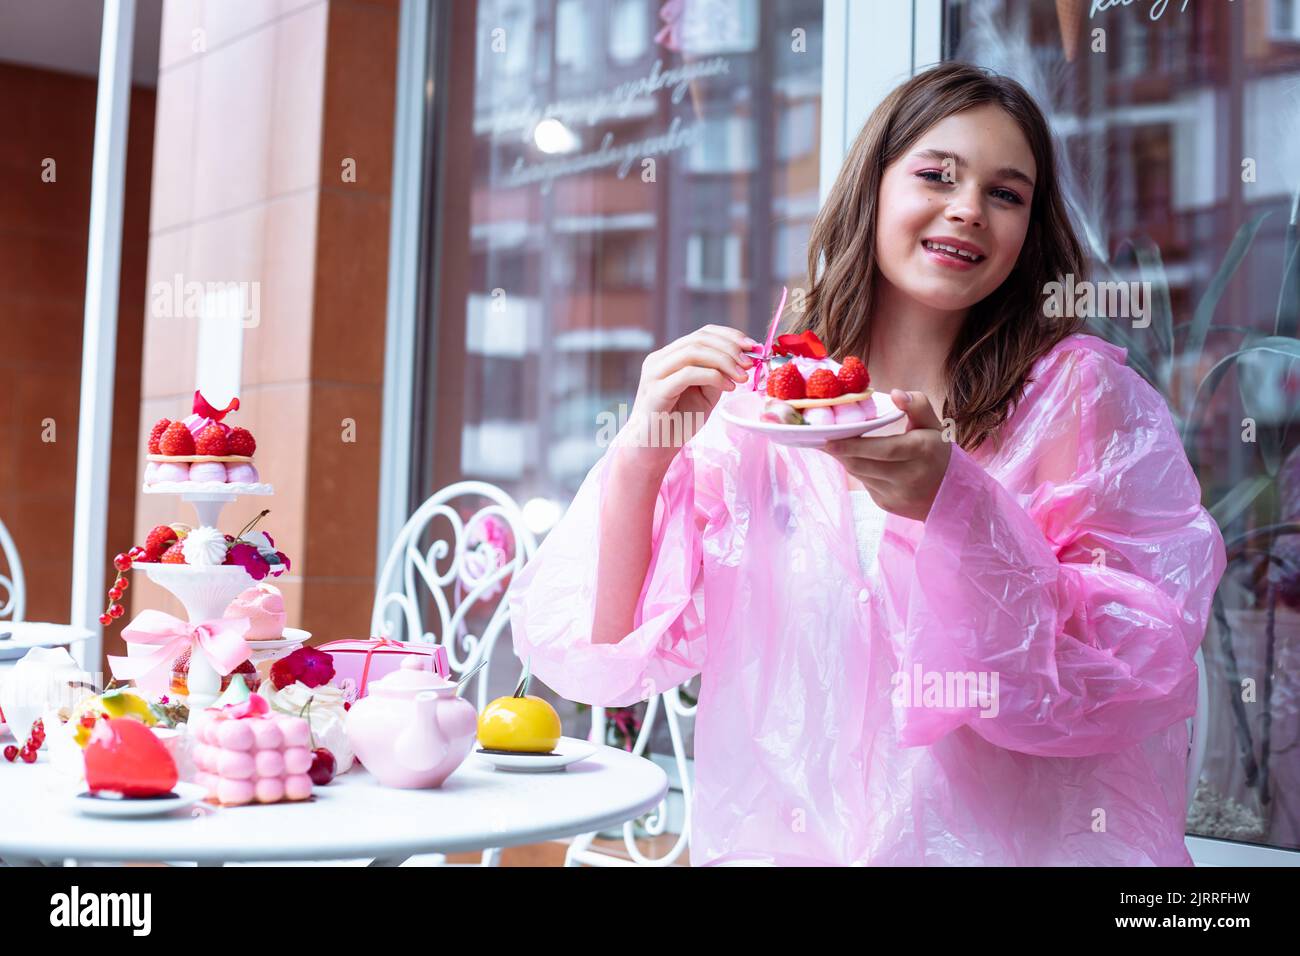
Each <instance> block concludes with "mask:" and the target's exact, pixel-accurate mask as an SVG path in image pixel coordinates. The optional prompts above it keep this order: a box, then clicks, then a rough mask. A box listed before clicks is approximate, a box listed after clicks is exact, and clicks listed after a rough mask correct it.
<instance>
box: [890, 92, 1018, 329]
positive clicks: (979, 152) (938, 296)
mask: <svg viewBox="0 0 1300 956" xmlns="http://www.w3.org/2000/svg"><path fill="white" fill-rule="evenodd" d="M1037 175H1038V170H1037V168H1036V167H1035V164H1034V155H1033V152H1032V151H1031V150H1030V148H1029V143H1028V142H1027V141H1026V140H1025V137H1024V134H1023V133H1021V132H1020V127H1019V126H1017V125H1016V122H1015V121H1014V120H1013V119H1012V118H1011V117H1010V116H1009V115H1008V114H1007V113H1006V111H1005V110H1003V109H1002V108H1001V107H998V106H993V105H986V106H979V107H975V108H973V109H969V110H966V111H964V112H962V113H955V114H953V115H952V116H949V117H946V118H945V119H943V120H940V121H939V122H938V123H936V124H935V125H934V126H932V127H930V129H929V130H927V131H926V132H925V133H924V134H922V136H921V137H920V138H919V139H918V140H917V141H916V142H915V143H913V144H912V146H911V148H909V149H908V150H907V151H906V152H905V153H904V154H903V155H902V156H900V157H899V158H898V160H896V161H895V162H894V163H893V164H892V165H890V166H889V167H888V168H887V169H886V170H885V174H884V177H883V178H882V179H881V183H880V201H879V202H878V203H877V219H876V260H877V263H878V265H879V267H880V273H881V276H882V277H883V279H884V280H885V281H887V282H889V283H890V284H891V285H893V286H894V287H895V288H897V289H898V290H899V291H901V292H902V293H904V294H905V295H907V296H909V297H910V298H912V299H915V300H916V301H917V302H920V303H922V304H924V305H927V306H929V307H930V308H933V309H938V310H941V311H945V312H954V311H964V310H966V309H969V308H970V307H971V306H972V305H974V304H975V303H977V302H979V301H980V300H981V299H983V298H984V297H985V296H987V295H989V293H991V292H993V291H994V290H995V289H996V288H997V287H998V286H999V285H1001V284H1002V281H1003V280H1004V279H1005V278H1006V277H1007V276H1008V275H1009V274H1010V272H1011V269H1012V267H1013V266H1015V264H1016V259H1017V258H1018V257H1019V256H1020V247H1021V245H1023V243H1024V241H1025V233H1026V231H1027V230H1028V228H1029V209H1030V205H1031V202H1030V201H1031V199H1032V198H1033V193H1034V180H1035V177H1036V176H1037ZM942 246H948V247H952V248H955V249H957V250H960V251H958V252H954V251H952V249H951V248H950V249H943V248H941V247H942Z"/></svg>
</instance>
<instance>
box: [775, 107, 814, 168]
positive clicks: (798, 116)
mask: <svg viewBox="0 0 1300 956" xmlns="http://www.w3.org/2000/svg"><path fill="white" fill-rule="evenodd" d="M816 151H817V104H816V103H815V102H813V101H811V100H804V101H802V102H799V103H792V104H790V105H789V106H787V107H786V108H785V109H783V110H781V111H780V112H779V113H777V125H776V158H777V159H784V160H790V159H796V158H798V157H800V156H807V155H809V154H810V153H814V152H816Z"/></svg>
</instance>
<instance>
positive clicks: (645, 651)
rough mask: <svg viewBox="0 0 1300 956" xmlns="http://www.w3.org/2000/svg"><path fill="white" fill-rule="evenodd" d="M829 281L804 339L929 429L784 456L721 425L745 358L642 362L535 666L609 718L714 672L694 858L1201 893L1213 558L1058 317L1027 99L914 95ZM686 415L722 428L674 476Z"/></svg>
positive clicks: (735, 348)
mask: <svg viewBox="0 0 1300 956" xmlns="http://www.w3.org/2000/svg"><path fill="white" fill-rule="evenodd" d="M808 272H809V282H808V286H809V288H808V293H807V296H806V299H805V300H804V302H803V305H804V308H803V309H802V311H797V312H796V313H795V314H794V316H793V318H792V320H791V321H790V323H789V324H790V329H789V330H790V331H802V330H809V329H810V330H812V331H813V332H815V333H816V334H817V336H818V338H820V339H821V341H822V342H823V343H825V345H826V347H827V349H828V352H829V354H830V355H831V357H833V358H835V359H837V360H841V361H842V360H843V359H844V358H846V357H848V356H850V355H856V356H858V357H859V358H861V359H862V360H863V362H864V363H865V364H866V366H867V369H868V372H869V374H870V378H871V383H872V385H873V386H874V387H875V388H876V389H877V390H880V391H887V392H889V394H890V395H891V396H892V398H893V399H894V401H895V402H896V403H897V404H898V405H899V406H900V407H901V408H903V409H904V411H905V412H906V415H907V429H906V431H905V432H903V433H901V434H893V435H888V436H885V437H882V436H879V435H877V436H874V437H862V438H856V439H847V440H843V441H839V442H833V443H830V444H828V445H826V446H825V448H824V449H807V448H793V447H787V446H784V445H778V444H776V443H774V442H772V441H770V440H768V439H767V438H766V437H764V435H763V434H761V433H760V432H758V431H755V430H751V429H746V428H741V427H738V426H735V425H728V424H726V423H725V422H724V421H723V418H722V416H721V415H718V414H714V411H715V410H716V408H717V407H718V406H719V405H726V404H727V403H729V402H731V401H733V400H735V399H737V398H739V397H740V396H741V395H743V393H744V391H745V390H747V388H748V384H747V383H749V382H750V381H751V379H750V376H751V375H755V374H757V370H755V369H754V368H753V363H752V362H751V361H750V360H749V359H748V358H746V356H745V352H746V351H747V350H750V349H752V348H754V347H755V346H756V345H757V343H755V342H754V341H753V340H752V339H750V338H749V337H748V336H746V335H745V334H744V333H743V332H740V331H738V330H735V329H729V328H725V327H721V326H705V327H704V328H702V329H699V330H698V331H696V332H693V333H691V334H690V335H687V336H684V337H683V338H681V339H678V340H677V341H675V342H672V343H669V344H668V345H667V346H665V347H664V348H662V349H660V350H659V351H657V352H653V353H651V354H650V355H649V356H647V358H646V360H645V363H644V365H643V367H642V376H641V382H640V385H639V388H638V391H637V396H636V402H635V405H634V407H633V410H632V414H631V416H630V418H629V420H628V424H627V426H626V427H625V428H624V429H623V431H622V432H620V434H619V437H618V439H617V440H616V442H615V443H614V445H613V447H611V448H610V449H609V450H608V451H607V452H606V454H605V455H604V456H603V457H602V458H601V459H600V461H599V462H597V464H596V465H595V466H594V467H593V468H592V470H591V472H590V473H589V474H588V475H587V478H586V479H585V481H584V482H583V484H582V487H581V488H580V489H579V491H578V494H577V495H576V496H575V498H574V501H573V503H572V505H571V506H570V508H569V510H568V511H567V512H566V514H565V516H564V518H563V519H562V520H561V521H560V523H559V524H558V525H557V526H556V527H555V528H554V529H553V530H552V531H551V532H550V534H549V535H548V537H547V538H546V540H545V541H544V542H543V544H542V546H541V548H540V549H539V550H538V552H537V554H536V555H535V557H534V558H533V560H532V561H531V562H530V563H529V564H528V565H527V566H526V567H525V568H524V569H523V570H522V571H521V572H520V573H519V574H518V575H517V577H516V579H515V581H514V584H513V585H512V588H511V595H510V609H511V615H512V618H511V620H512V626H513V633H514V646H515V650H516V652H517V653H518V654H519V656H520V657H521V658H522V657H530V658H531V659H532V668H533V672H534V673H535V674H536V675H537V676H538V677H539V678H541V679H542V680H543V681H545V682H546V683H547V684H549V685H550V686H551V687H553V688H554V689H555V690H556V691H557V692H558V693H560V694H562V695H563V696H565V697H567V698H569V699H571V700H575V701H582V702H586V703H590V704H594V705H605V706H616V705H628V704H631V703H634V702H636V701H639V700H643V699H645V698H646V697H648V696H650V695H652V694H655V693H662V692H665V691H668V690H670V689H671V688H672V687H674V686H675V685H677V684H680V683H682V682H683V681H685V680H688V679H690V678H692V677H694V676H696V675H700V677H701V683H700V690H699V707H698V712H697V714H696V723H695V780H694V787H695V789H694V799H693V802H692V804H691V809H690V813H691V815H690V817H689V820H690V826H691V834H692V842H691V854H692V862H693V863H696V864H717V863H737V862H750V863H753V862H758V863H777V864H813V865H820V864H885V865H890V864H893V865H928V864H939V865H943V864H956V865H961V864H968V865H969V864H981V865H983V864H990V865H1081V864H1082V865H1153V864H1154V865H1187V864H1190V862H1191V861H1190V857H1189V856H1188V853H1187V850H1186V848H1185V846H1184V842H1183V835H1184V834H1183V827H1184V819H1185V813H1186V799H1187V796H1186V793H1187V791H1186V787H1187V780H1186V774H1187V751H1188V730H1187V724H1186V719H1187V718H1188V717H1190V716H1192V714H1193V713H1194V711H1195V706H1196V685H1197V670H1196V663H1195V655H1196V650H1197V647H1198V645H1199V644H1200V642H1201V640H1202V638H1203V637H1204V633H1205V626H1206V621H1207V616H1208V613H1209V608H1210V602H1211V599H1212V596H1213V594H1214V590H1215V588H1216V587H1217V585H1218V582H1219V578H1220V577H1221V575H1222V573H1223V569H1224V565H1225V555H1224V547H1223V540H1222V538H1221V536H1220V534H1219V531H1218V528H1217V525H1216V524H1215V522H1214V521H1213V520H1212V518H1211V517H1210V516H1209V514H1208V513H1207V512H1206V511H1205V509H1203V508H1202V507H1201V504H1200V489H1199V487H1198V485H1197V481H1196V478H1195V475H1194V474H1193V473H1192V471H1191V468H1190V466H1189V465H1188V462H1187V459H1186V457H1185V455H1184V454H1183V450H1182V446H1181V443H1180V441H1179V437H1178V435H1177V432H1176V431H1175V429H1174V427H1173V424H1172V422H1171V420H1170V416H1169V413H1168V410H1167V408H1166V406H1165V404H1164V402H1163V400H1162V399H1161V397H1160V396H1159V394H1158V393H1156V392H1155V391H1154V390H1153V389H1152V388H1151V387H1150V386H1148V385H1147V384H1146V383H1145V382H1144V381H1143V380H1142V379H1141V378H1140V377H1139V376H1137V375H1136V374H1135V373H1133V372H1132V371H1131V370H1130V369H1129V368H1128V367H1127V366H1126V365H1125V364H1124V362H1125V352H1124V350H1123V349H1120V348H1118V347H1115V346H1112V345H1110V344H1107V343H1106V342H1104V341H1102V340H1101V339H1098V338H1096V337H1094V336H1090V335H1085V334H1082V333H1081V332H1080V325H1081V321H1080V320H1071V321H1067V322H1063V321H1061V320H1057V319H1047V318H1045V317H1044V311H1043V303H1042V290H1043V289H1044V287H1045V286H1046V284H1047V283H1049V282H1051V281H1053V280H1060V279H1061V278H1062V277H1064V276H1065V275H1067V274H1072V275H1074V276H1075V278H1076V280H1078V279H1081V278H1083V272H1084V257H1083V254H1082V250H1081V247H1080V244H1079V242H1078V240H1077V238H1076V237H1075V234H1074V232H1073V229H1072V227H1071V225H1070V222H1069V218H1068V216H1067V215H1066V212H1065V205H1064V202H1063V201H1062V198H1061V193H1060V187H1059V184H1058V179H1057V170H1056V159H1055V156H1054V153H1053V148H1052V141H1051V137H1050V135H1049V132H1048V129H1047V125H1046V123H1045V121H1044V119H1043V116H1042V114H1041V112H1040V111H1039V109H1038V107H1037V106H1036V105H1035V104H1034V102H1033V100H1032V99H1031V98H1030V97H1029V95H1028V94H1027V93H1026V92H1025V91H1024V89H1023V88H1021V87H1020V86H1019V85H1018V84H1016V83H1015V82H1014V81H1012V80H1009V79H1007V78H1005V77H1001V76H997V75H990V74H989V73H987V72H985V71H982V70H979V69H976V68H973V67H969V66H964V65H959V64H948V65H944V66H941V67H937V68H935V69H932V70H929V71H927V72H925V73H922V74H919V75H918V76H916V77H914V78H913V79H911V80H909V81H908V82H906V83H904V84H903V85H902V86H900V87H899V88H898V89H896V90H894V91H893V92H892V93H891V94H890V95H889V96H888V97H886V98H885V100H884V101H883V102H882V103H881V104H880V105H879V106H878V107H877V108H876V110H875V111H874V112H873V114H872V116H871V118H870V119H869V120H868V121H867V124H866V126H865V127H864V128H863V130H862V133H861V135H859V137H858V138H857V140H856V142H855V143H854V145H853V147H852V149H851V150H850V152H849V155H848V156H847V158H846V160H845V162H844V166H843V168H842V170H841V172H840V175H839V177H838V178H837V180H836V182H835V185H834V188H833V189H832V191H831V193H830V195H829V198H828V200H827V202H826V203H825V205H824V206H823V208H822V210H821V212H820V214H819V216H818V218H817V221H816V223H815V224H814V227H813V233H812V241H811V244H810V248H809V269H808ZM738 386H743V387H741V388H738ZM664 413H677V414H683V413H696V414H699V415H704V416H707V420H706V422H705V424H704V426H703V428H702V429H701V430H700V431H699V432H698V433H697V434H695V435H694V436H693V437H692V438H691V440H690V441H689V442H688V443H687V444H685V446H684V447H680V448H677V447H659V446H658V445H657V443H656V442H655V441H653V440H650V439H649V436H650V435H651V434H652V433H653V431H654V429H653V428H652V424H653V422H654V421H655V419H656V417H657V416H658V415H662V414H664ZM692 417H693V416H692ZM688 420H691V418H688Z"/></svg>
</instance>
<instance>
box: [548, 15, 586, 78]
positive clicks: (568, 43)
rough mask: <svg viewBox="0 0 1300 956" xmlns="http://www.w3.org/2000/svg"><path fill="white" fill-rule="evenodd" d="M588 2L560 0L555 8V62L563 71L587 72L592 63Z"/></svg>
mask: <svg viewBox="0 0 1300 956" xmlns="http://www.w3.org/2000/svg"><path fill="white" fill-rule="evenodd" d="M591 17H592V11H591V10H590V9H589V8H588V0H559V2H558V3H557V4H556V6H555V62H556V64H558V65H559V67H560V68H561V69H569V70H572V71H573V72H575V73H583V72H586V70H587V69H588V67H589V66H590V63H591V53H592V43H591Z"/></svg>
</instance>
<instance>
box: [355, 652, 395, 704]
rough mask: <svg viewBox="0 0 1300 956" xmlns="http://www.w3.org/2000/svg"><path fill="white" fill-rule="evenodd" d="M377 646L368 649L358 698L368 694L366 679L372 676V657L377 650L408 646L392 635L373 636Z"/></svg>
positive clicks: (362, 668) (362, 667)
mask: <svg viewBox="0 0 1300 956" xmlns="http://www.w3.org/2000/svg"><path fill="white" fill-rule="evenodd" d="M371 640H372V641H374V644H375V646H374V647H372V648H370V650H368V651H366V662H365V664H363V665H362V666H361V686H360V687H358V688H357V700H360V699H361V698H362V697H365V696H366V681H367V680H368V679H369V677H370V658H371V656H373V655H374V653H375V651H377V650H379V649H380V648H381V647H395V648H397V649H398V650H399V651H400V650H402V649H403V648H404V647H406V645H405V644H403V643H402V642H401V641H395V640H393V639H392V638H391V637H372V638H371Z"/></svg>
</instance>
